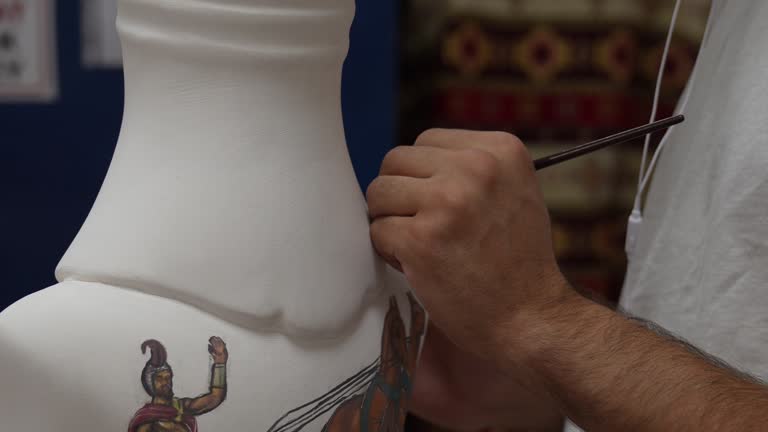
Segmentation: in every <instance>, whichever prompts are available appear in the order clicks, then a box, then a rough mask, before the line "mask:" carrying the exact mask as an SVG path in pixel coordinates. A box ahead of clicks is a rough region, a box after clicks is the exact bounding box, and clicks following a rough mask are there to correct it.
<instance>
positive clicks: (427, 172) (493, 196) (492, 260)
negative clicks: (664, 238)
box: [367, 130, 571, 367]
mask: <svg viewBox="0 0 768 432" xmlns="http://www.w3.org/2000/svg"><path fill="white" fill-rule="evenodd" d="M367 197H368V205H369V211H370V216H371V218H372V220H373V222H372V226H371V237H372V240H373V243H374V246H375V247H376V249H377V251H378V252H379V253H380V254H381V255H382V256H383V257H384V258H385V259H386V260H387V261H388V262H389V263H391V264H392V265H393V266H395V267H397V268H400V269H401V270H402V271H403V272H404V273H405V275H406V277H407V278H408V280H409V282H410V284H411V286H412V287H413V289H414V290H415V292H416V293H417V295H418V296H419V299H420V300H421V301H422V302H423V303H424V305H425V307H426V309H427V310H428V311H429V313H430V317H431V319H432V320H433V321H434V322H435V324H436V325H437V326H438V327H439V328H441V329H442V330H443V331H444V332H445V334H446V335H448V337H449V338H450V339H452V340H453V342H454V343H456V344H457V345H459V346H461V347H462V348H464V349H466V350H468V351H470V352H471V353H472V354H474V355H476V356H477V357H479V358H484V359H486V360H489V361H491V362H497V363H499V362H502V361H508V360H509V359H508V358H505V359H501V358H500V355H501V353H502V352H503V351H504V349H505V348H506V346H507V345H509V343H510V339H509V335H510V334H512V335H514V334H516V333H519V332H518V330H521V328H522V326H524V325H525V324H526V317H535V316H540V315H541V314H542V312H543V311H544V310H545V309H550V308H551V306H552V305H553V304H554V303H558V302H560V301H561V299H564V298H565V297H567V296H568V295H569V294H571V292H570V289H569V288H568V287H567V284H566V283H565V281H564V279H563V277H562V275H561V273H560V271H559V269H558V266H557V263H556V261H555V255H554V251H553V248H552V239H551V233H550V223H549V216H548V214H547V211H546V208H545V205H544V202H543V200H542V197H541V193H540V191H539V187H538V183H537V181H536V177H535V172H534V168H533V163H532V161H531V159H530V157H529V155H528V152H527V151H526V149H525V147H524V146H523V144H522V143H521V142H520V140H518V139H517V138H515V137H514V136H512V135H509V134H504V133H496V132H492V133H486V132H469V131H452V130H431V131H428V132H425V133H424V134H422V135H421V136H420V137H419V139H418V140H417V142H416V144H415V146H413V147H398V148H396V149H394V150H392V151H391V152H390V153H389V154H388V155H387V157H386V158H385V160H384V163H383V165H382V168H381V176H380V177H379V178H377V179H376V180H374V182H373V183H372V184H371V186H370V187H369V188H368V193H367ZM506 366H507V367H509V365H506Z"/></svg>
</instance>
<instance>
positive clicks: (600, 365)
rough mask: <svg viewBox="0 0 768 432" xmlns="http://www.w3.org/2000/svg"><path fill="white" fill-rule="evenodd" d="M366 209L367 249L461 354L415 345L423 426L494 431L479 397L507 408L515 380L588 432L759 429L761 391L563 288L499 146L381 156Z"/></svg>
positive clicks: (445, 142)
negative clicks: (398, 273) (399, 276)
mask: <svg viewBox="0 0 768 432" xmlns="http://www.w3.org/2000/svg"><path fill="white" fill-rule="evenodd" d="M368 200H369V201H368V204H369V209H370V213H371V217H372V219H373V222H372V226H371V237H372V239H373V242H374V245H375V247H376V249H377V250H378V251H379V253H380V254H381V255H382V256H383V257H384V258H385V259H386V260H388V261H389V262H390V263H391V264H392V265H394V266H395V267H397V268H399V269H401V270H402V271H403V272H404V273H405V275H406V277H407V278H408V280H409V282H410V283H411V286H412V288H413V289H414V291H415V292H416V294H417V296H418V297H419V299H420V300H421V301H422V302H423V303H424V306H425V307H426V309H427V311H428V312H429V313H430V315H431V317H432V319H433V322H434V324H435V325H436V326H437V327H439V328H440V329H441V330H442V331H443V332H444V333H445V335H446V336H447V337H448V339H450V340H451V341H452V342H454V343H455V344H456V345H457V346H458V347H460V348H462V349H464V350H467V351H469V353H468V355H464V357H462V355H463V354H461V350H459V349H458V348H456V347H452V348H451V346H450V345H446V344H445V342H444V344H443V347H444V348H443V351H447V354H446V353H445V352H441V351H440V349H438V348H436V347H435V346H434V345H432V346H431V347H430V345H429V344H430V340H429V338H430V336H429V335H428V336H427V351H426V353H425V359H424V361H425V362H424V364H423V367H422V368H421V369H419V372H418V373H419V375H418V376H417V377H416V383H417V384H416V385H417V386H420V387H417V389H416V392H415V407H416V410H417V411H418V412H422V413H426V414H427V415H428V416H429V417H428V419H429V420H433V421H434V420H439V419H441V418H451V417H450V416H451V415H454V414H457V413H460V414H458V415H461V413H462V411H461V409H462V408H464V409H466V410H467V411H466V412H465V413H463V415H464V418H468V419H472V420H473V421H475V422H477V424H480V422H483V421H485V419H486V418H487V419H489V420H496V419H497V418H498V417H497V416H496V415H495V414H494V413H497V414H498V411H497V410H495V409H493V405H492V403H491V402H490V401H489V400H488V399H484V398H483V396H485V395H488V396H490V397H498V398H499V399H498V400H499V401H500V402H502V403H504V402H506V403H507V404H508V406H509V408H510V409H513V407H514V406H515V404H516V403H517V401H518V400H519V399H516V398H515V397H514V395H511V394H505V393H504V390H507V389H512V388H513V387H512V383H515V382H517V383H520V384H522V386H523V387H524V388H525V389H526V390H527V391H530V392H531V393H533V394H536V393H539V392H542V391H543V392H544V393H546V394H549V395H550V397H551V398H552V399H553V400H554V401H556V403H557V406H558V407H559V410H560V411H561V412H563V413H564V414H566V415H567V416H568V417H569V418H571V419H573V420H574V421H575V422H576V423H577V424H579V425H580V426H582V427H583V428H584V429H586V430H590V431H616V430H637V431H653V432H655V431H670V430H675V431H676V430H695V431H702V432H703V431H707V432H709V431H713V432H714V431H724V430H728V431H732V430H733V431H761V430H764V429H765V424H766V423H768V388H766V387H765V386H763V385H761V384H760V383H757V382H755V381H754V380H751V379H749V378H748V377H745V376H744V375H743V374H740V373H738V372H734V371H733V370H730V369H728V368H727V367H723V365H722V364H721V363H719V362H717V361H712V360H710V359H707V358H706V356H704V355H702V354H700V353H697V352H696V350H694V349H691V348H690V347H688V346H687V345H686V344H685V343H683V342H681V341H678V340H675V339H674V338H673V337H670V336H668V335H664V334H663V332H653V331H650V330H649V329H648V328H647V326H646V325H641V324H639V323H637V322H635V321H633V320H630V319H627V318H625V317H623V316H621V315H620V314H617V313H616V312H615V311H612V310H610V309H608V308H605V307H603V306H601V305H598V304H596V303H593V302H591V301H589V300H587V299H586V298H583V297H581V296H579V295H578V294H577V293H576V292H575V291H573V290H572V289H571V288H570V287H568V284H567V283H566V282H565V279H564V278H563V276H562V275H561V274H560V271H559V270H558V267H557V264H556V262H555V257H554V253H553V250H552V246H551V238H550V227H549V218H548V217H547V212H546V210H545V208H544V204H543V202H542V199H541V194H540V193H539V189H538V186H537V182H536V179H535V175H534V169H533V164H532V162H531V159H530V158H529V156H528V153H527V152H526V150H525V148H524V147H523V145H522V143H521V142H520V141H519V140H517V139H516V138H514V137H513V136H511V135H506V134H500V133H478V132H464V131H446V130H434V131H430V132H427V133H425V134H423V135H422V136H421V137H420V138H419V140H418V142H417V143H416V145H415V146H414V147H401V148H397V149H395V150H393V151H392V152H390V154H389V155H387V158H386V159H385V161H384V165H383V167H382V172H381V177H379V178H378V179H376V180H375V181H374V182H373V183H372V184H371V187H370V188H369V190H368ZM659 333H661V334H659ZM432 343H433V344H434V343H435V339H433V340H432ZM445 347H448V348H445ZM430 349H432V350H435V351H433V352H432V353H430V351H429V350H430ZM434 352H438V353H440V354H438V355H439V357H440V360H439V362H438V361H435V360H434V357H433V358H430V355H434ZM471 355H474V356H475V359H473V358H472V356H471ZM481 359H483V360H485V361H487V362H489V363H490V365H491V367H488V368H486V369H481V368H482V367H483V366H482V361H481ZM452 361H456V362H458V363H459V364H460V367H455V366H454V367H453V369H450V368H451V366H450V365H451V362H452ZM494 366H495V368H497V369H498V370H501V371H502V372H501V373H500V374H499V375H496V376H497V377H499V378H500V380H499V381H498V382H500V383H501V386H500V387H494V386H493V384H492V383H494V381H493V379H494V373H493V372H492V371H493V367H494ZM440 368H442V369H440ZM446 370H447V371H448V372H446ZM478 371H480V372H479V373H480V375H479V376H477V377H475V378H476V379H475V380H474V381H475V382H474V384H471V385H469V386H467V382H466V381H462V380H463V377H462V376H461V375H462V374H471V373H478ZM486 374H490V376H489V375H486ZM457 375H458V376H457ZM513 375H514V377H515V379H511V380H504V379H503V378H501V377H503V376H508V377H511V376H513ZM421 380H423V382H421V383H419V382H420V381H421ZM440 394H443V395H446V396H444V397H443V399H439V398H440V396H438V395H440ZM430 397H433V398H435V399H433V400H432V401H430ZM452 398H453V399H452ZM438 403H439V404H441V405H437V406H436V405H434V404H438ZM430 404H433V405H430ZM441 408H444V409H441ZM456 420H457V421H458V419H456ZM463 426H467V427H474V426H475V423H469V424H463Z"/></svg>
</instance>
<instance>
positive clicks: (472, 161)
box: [465, 150, 501, 188]
mask: <svg viewBox="0 0 768 432" xmlns="http://www.w3.org/2000/svg"><path fill="white" fill-rule="evenodd" d="M465 163H466V165H467V170H468V171H469V173H470V174H471V176H472V178H473V180H474V181H476V182H477V183H478V184H479V186H480V187H481V188H488V187H490V186H492V185H493V184H495V183H496V181H497V180H498V179H499V177H500V175H501V163H500V161H499V160H498V159H497V158H496V157H494V156H493V155H492V154H490V153H488V152H484V151H481V150H470V151H467V154H466V156H465Z"/></svg>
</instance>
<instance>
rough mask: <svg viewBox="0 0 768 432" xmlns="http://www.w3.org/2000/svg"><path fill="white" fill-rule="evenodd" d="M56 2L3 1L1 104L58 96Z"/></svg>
mask: <svg viewBox="0 0 768 432" xmlns="http://www.w3.org/2000/svg"><path fill="white" fill-rule="evenodd" d="M54 7H55V4H54V0H0V103H13V102H50V101H52V100H53V99H55V98H56V97H57V95H58V82H57V73H56V71H57V60H56V47H55V35H56V27H55V26H56V24H55V11H54Z"/></svg>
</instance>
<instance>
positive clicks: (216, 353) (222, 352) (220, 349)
mask: <svg viewBox="0 0 768 432" xmlns="http://www.w3.org/2000/svg"><path fill="white" fill-rule="evenodd" d="M208 352H209V353H211V357H212V358H213V362H214V363H215V364H227V359H228V358H229V352H228V351H227V345H226V344H225V343H224V341H223V340H221V338H220V337H216V336H213V337H212V338H210V339H209V340H208Z"/></svg>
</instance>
